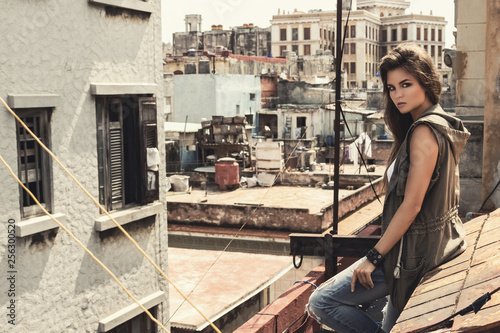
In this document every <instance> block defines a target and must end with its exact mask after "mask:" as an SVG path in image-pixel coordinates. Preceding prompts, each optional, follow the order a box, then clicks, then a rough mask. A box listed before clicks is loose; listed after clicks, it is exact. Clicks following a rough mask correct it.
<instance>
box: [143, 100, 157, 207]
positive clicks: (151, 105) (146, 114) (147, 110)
mask: <svg viewBox="0 0 500 333" xmlns="http://www.w3.org/2000/svg"><path fill="white" fill-rule="evenodd" d="M139 127H140V141H141V142H140V150H141V152H140V158H141V202H142V203H149V202H153V201H155V200H158V199H159V179H158V176H159V172H158V171H157V170H151V169H149V170H148V161H147V159H148V148H156V149H158V127H157V122H156V99H155V98H154V97H145V98H139Z"/></svg>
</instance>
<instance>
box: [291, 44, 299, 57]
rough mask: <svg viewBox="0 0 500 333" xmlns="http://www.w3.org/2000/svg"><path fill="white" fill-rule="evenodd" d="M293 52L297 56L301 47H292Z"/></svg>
mask: <svg viewBox="0 0 500 333" xmlns="http://www.w3.org/2000/svg"><path fill="white" fill-rule="evenodd" d="M292 52H295V54H297V55H298V54H299V46H298V45H292Z"/></svg>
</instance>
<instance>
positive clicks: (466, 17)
mask: <svg viewBox="0 0 500 333" xmlns="http://www.w3.org/2000/svg"><path fill="white" fill-rule="evenodd" d="M486 2H487V1H486V0H481V1H477V0H455V4H456V14H455V22H456V23H455V25H456V28H457V56H456V63H457V64H456V73H457V109H456V112H457V115H468V116H470V115H475V116H482V115H483V114H484V92H485V90H484V84H485V81H484V78H485V69H486V66H485V47H486V38H485V33H486ZM471 8H474V10H471Z"/></svg>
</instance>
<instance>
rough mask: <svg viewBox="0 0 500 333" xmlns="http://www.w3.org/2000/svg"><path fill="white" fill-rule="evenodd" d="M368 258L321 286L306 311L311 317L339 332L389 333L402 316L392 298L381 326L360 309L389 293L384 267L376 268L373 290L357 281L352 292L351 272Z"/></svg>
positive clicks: (310, 300)
mask: <svg viewBox="0 0 500 333" xmlns="http://www.w3.org/2000/svg"><path fill="white" fill-rule="evenodd" d="M365 259H366V258H361V259H360V260H358V261H357V262H355V263H354V264H352V265H351V266H349V267H348V268H347V269H345V270H343V271H342V272H340V273H339V274H337V275H335V276H334V277H333V278H331V279H330V280H328V281H326V282H325V283H323V284H321V285H320V286H319V287H318V288H317V289H316V290H315V291H314V292H313V293H312V295H311V297H310V298H309V304H308V305H307V308H308V311H309V314H310V315H312V316H313V317H315V318H316V319H317V320H318V322H319V323H320V324H324V325H326V326H328V327H330V328H332V329H334V330H335V331H336V332H340V333H342V332H353V333H360V332H370V333H374V332H390V330H391V329H392V327H393V326H394V324H395V323H396V320H397V319H398V317H399V313H398V311H397V310H396V308H394V306H392V303H391V301H390V299H389V301H388V302H387V305H386V308H385V309H384V320H383V323H382V327H380V326H379V325H378V324H377V323H376V322H375V321H373V319H371V318H370V316H368V315H367V314H366V313H365V312H363V311H362V310H361V309H359V307H358V306H359V305H361V304H366V303H369V302H372V301H374V300H376V299H379V298H382V297H385V296H387V295H388V294H389V292H388V290H387V284H386V282H385V276H384V271H383V269H382V267H377V268H376V269H375V271H373V273H372V280H373V284H374V287H373V288H371V289H366V288H365V287H363V286H362V285H361V283H359V282H358V281H356V286H355V288H354V292H351V277H352V273H353V271H354V269H355V268H356V267H357V266H358V265H359V264H360V263H361V262H363V261H364V260H365ZM382 329H383V331H382Z"/></svg>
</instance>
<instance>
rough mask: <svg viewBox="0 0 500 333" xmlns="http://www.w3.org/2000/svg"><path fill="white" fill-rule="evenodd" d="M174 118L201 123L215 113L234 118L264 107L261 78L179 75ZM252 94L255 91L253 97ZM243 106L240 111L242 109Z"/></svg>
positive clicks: (175, 87)
mask: <svg viewBox="0 0 500 333" xmlns="http://www.w3.org/2000/svg"><path fill="white" fill-rule="evenodd" d="M174 91H175V101H174V108H175V115H174V121H182V122H183V121H185V120H186V115H187V116H188V122H190V123H197V122H201V119H202V118H206V119H212V116H213V115H221V116H225V117H234V116H236V115H237V114H241V115H244V114H254V115H255V113H256V112H257V111H259V110H260V101H261V87H260V78H259V77H258V76H253V75H214V74H205V75H201V74H200V75H176V76H175V77H174ZM250 94H255V97H254V99H253V100H251V97H250ZM238 106H239V112H238V111H237V110H238Z"/></svg>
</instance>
